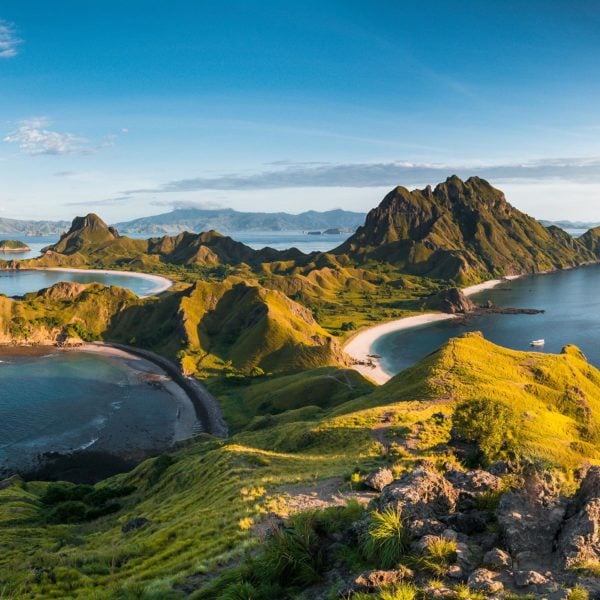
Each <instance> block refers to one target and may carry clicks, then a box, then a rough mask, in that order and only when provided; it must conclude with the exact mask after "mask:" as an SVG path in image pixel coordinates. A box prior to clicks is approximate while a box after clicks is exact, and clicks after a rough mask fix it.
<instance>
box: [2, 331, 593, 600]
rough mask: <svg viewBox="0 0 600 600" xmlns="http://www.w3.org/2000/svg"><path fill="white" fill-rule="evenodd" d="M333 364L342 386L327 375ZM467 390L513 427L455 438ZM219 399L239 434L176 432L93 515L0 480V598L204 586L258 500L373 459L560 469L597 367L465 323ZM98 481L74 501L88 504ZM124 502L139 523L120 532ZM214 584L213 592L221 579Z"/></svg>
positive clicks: (176, 591) (579, 452) (277, 506)
mask: <svg viewBox="0 0 600 600" xmlns="http://www.w3.org/2000/svg"><path fill="white" fill-rule="evenodd" d="M345 375H348V376H349V379H348V380H347V381H346V382H345V383H342V384H341V386H340V384H339V383H335V381H333V379H337V380H338V382H340V381H341V382H343V381H344V377H345ZM330 378H332V379H330ZM499 382H500V383H499ZM346 384H348V385H349V386H350V387H351V388H352V390H350V388H348V387H347V386H346ZM344 386H346V389H347V390H348V391H345V390H343V387H344ZM357 393H359V394H361V395H360V396H358V397H354V398H353V395H354V394H357ZM340 394H341V395H340ZM266 398H269V400H268V402H269V407H266V412H270V413H271V416H270V418H268V419H265V420H263V421H262V422H261V421H257V420H255V421H249V420H248V418H247V417H246V416H245V415H244V414H243V413H244V410H247V411H248V414H251V413H252V412H254V410H255V409H256V408H257V403H258V402H261V401H262V402H264V401H265V399H266ZM302 398H306V401H305V402H303V401H302ZM481 400H486V401H492V402H500V403H503V404H504V405H506V407H508V409H509V410H510V411H514V413H515V417H516V418H515V419H514V423H521V424H522V427H519V428H518V430H517V429H515V430H511V431H512V433H513V434H514V435H513V436H512V437H510V438H508V437H507V436H505V435H504V436H503V438H502V441H503V442H505V441H506V440H507V439H509V440H510V441H511V442H513V443H511V444H510V445H506V444H504V443H501V444H499V445H498V444H497V445H496V446H494V444H493V443H492V442H494V439H495V438H494V432H495V431H496V429H495V428H494V427H491V428H487V429H486V428H485V427H483V428H475V429H474V430H473V432H472V435H470V433H469V431H466V432H465V431H463V432H462V435H463V436H465V435H466V436H467V439H462V441H456V440H455V438H454V436H453V433H452V432H453V422H454V425H456V421H457V418H458V417H456V418H454V419H453V418H452V417H453V415H454V413H455V411H459V412H460V411H462V413H464V407H465V406H468V405H469V403H472V402H475V401H477V402H479V401H481ZM236 403H245V406H244V407H239V406H235V404H236ZM225 406H226V410H228V411H229V412H230V414H233V415H236V418H237V419H238V420H237V426H236V428H237V429H238V430H239V433H237V434H235V435H234V436H233V437H231V438H230V439H229V440H226V441H214V440H210V439H205V438H199V439H196V440H194V441H190V442H188V443H187V444H186V445H184V446H183V447H182V448H181V449H179V450H177V451H175V452H173V453H172V455H171V456H170V457H167V456H164V457H161V458H158V459H152V460H149V461H146V462H145V463H143V464H142V465H140V466H139V467H138V468H137V469H135V470H134V471H133V472H132V473H129V474H124V475H119V476H117V477H114V478H111V479H110V480H107V481H105V482H103V483H102V484H99V485H98V486H97V488H98V489H109V490H113V493H117V492H118V493H121V494H122V495H121V497H119V498H118V500H117V501H116V502H117V503H118V506H116V507H115V510H116V512H114V513H111V514H108V515H106V516H101V517H99V518H96V519H92V520H89V521H85V522H82V523H71V524H69V523H64V522H63V523H55V522H54V521H56V519H57V518H60V516H61V514H62V518H63V520H64V519H65V518H67V519H68V516H69V515H70V514H71V513H69V512H68V511H63V512H66V516H65V514H63V512H61V511H60V510H58V509H57V507H58V506H59V505H61V502H60V501H58V502H57V501H56V500H54V501H49V500H48V497H47V495H46V497H44V494H45V491H46V490H47V485H48V484H42V483H23V482H21V481H20V480H18V479H14V480H12V481H11V482H9V483H4V484H2V489H1V490H0V543H2V546H3V548H4V549H5V552H3V553H2V554H1V555H0V572H1V573H2V580H3V582H4V584H5V587H4V590H3V594H4V597H7V598H17V597H18V598H25V597H30V598H53V597H55V598H64V597H71V598H130V597H131V598H134V597H135V598H180V597H186V596H189V595H191V596H192V597H195V596H197V597H204V598H213V597H217V595H218V594H216V593H215V592H214V589H215V588H214V587H213V588H211V589H213V592H210V593H209V592H206V593H203V592H201V590H202V588H204V587H205V586H207V585H209V586H210V585H212V584H211V583H210V582H211V580H212V578H213V577H214V576H215V574H219V573H224V574H227V572H228V570H229V569H230V568H231V567H232V565H236V564H238V561H239V559H240V558H241V557H242V556H243V554H244V551H245V550H248V549H249V548H253V547H256V546H257V545H258V544H259V543H260V540H261V534H260V532H261V527H262V525H260V524H261V523H262V524H265V523H267V522H268V521H269V519H270V518H271V517H269V515H270V514H272V513H275V514H288V513H289V512H290V511H292V512H293V511H294V510H296V509H295V508H294V507H299V506H301V502H306V500H302V498H306V497H310V494H311V491H314V492H315V493H317V497H320V496H319V495H320V494H325V491H324V490H326V489H333V490H334V491H335V490H338V491H339V494H340V495H341V496H340V497H341V498H342V499H343V498H346V499H350V498H353V497H361V494H364V492H361V491H360V490H359V489H358V488H357V486H359V487H360V481H361V477H362V475H361V474H364V473H365V472H367V471H369V470H371V469H373V468H375V467H376V466H378V465H388V466H389V467H390V468H391V469H392V471H393V473H394V474H395V475H396V476H399V475H400V474H401V473H403V472H406V471H407V470H410V469H412V467H413V466H414V465H415V463H416V461H418V460H420V459H423V458H428V459H429V460H431V461H433V463H434V464H437V465H439V466H440V467H441V466H442V465H443V464H445V463H446V462H448V461H451V462H456V461H457V459H461V458H463V459H464V457H465V448H466V447H467V448H468V447H472V448H476V447H477V446H479V447H480V450H481V449H484V450H485V451H486V452H487V453H488V454H487V455H485V454H484V455H480V456H481V457H482V459H487V460H493V459H495V458H497V457H498V456H502V455H504V454H505V453H507V452H508V453H510V454H511V455H517V454H518V455H519V456H520V457H521V459H522V460H527V461H530V462H534V463H538V464H540V463H543V464H544V465H545V466H546V467H548V466H549V465H550V464H551V463H552V464H554V465H555V466H556V467H558V468H559V469H561V470H562V471H563V472H564V473H566V474H567V475H568V473H570V472H571V470H572V469H573V468H574V467H576V466H578V465H579V464H580V463H581V462H583V461H591V462H597V461H598V460H599V459H600V456H599V455H598V452H597V443H596V435H597V425H598V422H599V420H600V412H599V409H600V372H599V371H598V370H597V369H595V368H594V367H591V366H590V365H589V364H588V363H587V362H586V361H585V359H584V358H583V357H582V355H581V353H580V352H579V351H578V350H577V349H575V348H567V349H566V350H565V352H564V353H563V354H561V355H556V356H553V355H546V354H538V353H524V352H514V351H508V350H505V349H503V348H500V347H498V346H495V345H493V344H491V343H490V342H487V341H485V340H484V339H483V338H481V337H480V336H478V335H474V334H470V335H467V336H465V337H462V338H457V339H454V340H451V341H450V342H449V343H448V344H446V345H445V346H444V347H442V348H441V349H440V350H439V351H437V352H435V353H434V354H432V355H431V356H429V357H427V358H426V359H425V360H424V361H422V362H421V363H419V364H418V365H416V366H415V367H413V368H412V369H410V370H408V371H406V372H404V373H403V374H401V375H399V376H397V377H396V378H394V379H393V380H391V381H390V382H389V383H388V384H386V385H385V386H382V387H380V388H378V389H376V390H374V391H371V388H370V387H369V385H368V384H366V383H365V382H362V381H360V379H357V378H356V375H349V374H348V373H344V372H343V371H329V372H328V371H323V370H321V371H316V372H312V373H308V374H307V376H306V377H305V378H300V377H283V378H280V379H275V380H272V381H269V382H264V383H258V382H257V383H256V384H253V385H252V386H250V387H248V388H247V389H243V390H238V391H235V392H230V394H229V397H228V399H227V400H226V402H225ZM311 406H312V407H313V408H310V407H311ZM481 416H482V418H483V419H485V418H486V416H485V414H483V415H481ZM449 417H450V418H449ZM474 422H476V420H475V421H474ZM502 423H503V424H504V425H505V424H506V421H503V422H502ZM469 436H470V437H469ZM486 436H487V437H486ZM465 444H466V445H465ZM332 486H333V488H332ZM319 490H321V491H320V492H319ZM97 496H98V495H96V496H94V497H90V496H85V498H86V502H87V503H89V504H90V506H91V505H92V504H93V503H94V502H97V500H95V499H94V498H96V497H97ZM325 496H326V494H325ZM325 496H324V497H325ZM44 498H45V500H44ZM61 506H62V505H61ZM102 506H104V505H102ZM92 508H93V506H92ZM88 510H90V509H88ZM57 515H58V516H57ZM135 517H143V518H144V519H147V522H142V523H143V524H142V526H140V527H139V528H138V529H134V530H132V531H130V532H128V533H124V532H123V531H122V529H121V528H122V526H123V525H124V524H126V523H128V522H130V520H131V519H133V518H135ZM59 520H60V519H59ZM352 556H354V555H352V553H350V554H348V556H347V557H346V559H345V560H348V561H350V562H349V563H348V565H349V568H354V569H356V568H359V569H360V568H362V567H361V566H360V564H361V563H360V560H359V559H358V557H356V556H354V558H352ZM356 560H359V563H358V566H357V563H356ZM352 561H355V562H352ZM352 565H354V566H353V567H352ZM329 585H331V584H329ZM217 589H218V590H219V593H220V592H223V590H224V584H223V583H222V584H220V587H218V588H217ZM290 589H292V588H290ZM284 592H285V590H284ZM284 592H282V595H281V597H282V598H283V597H286V596H285V593H284ZM332 593H334V589H333V588H332ZM207 594H208V595H207ZM307 594H308V595H306V596H304V597H306V598H309V597H311V596H310V594H311V592H307ZM223 597H225V596H223ZM293 597H302V594H301V593H298V592H297V591H296V592H294V593H293ZM331 597H334V596H331Z"/></svg>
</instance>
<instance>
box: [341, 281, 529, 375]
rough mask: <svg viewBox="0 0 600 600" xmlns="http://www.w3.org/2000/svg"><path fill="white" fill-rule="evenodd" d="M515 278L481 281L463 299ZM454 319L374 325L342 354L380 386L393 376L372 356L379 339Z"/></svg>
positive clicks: (434, 316) (441, 316)
mask: <svg viewBox="0 0 600 600" xmlns="http://www.w3.org/2000/svg"><path fill="white" fill-rule="evenodd" d="M518 277H519V276H518V275H516V276H508V277H505V278H504V279H491V280H490V281H484V282H483V283H478V284H477V285H471V286H469V287H466V288H463V293H464V294H465V296H472V295H473V294H477V293H479V292H483V291H484V290H489V289H491V288H493V287H496V286H497V285H499V284H500V283H504V282H506V281H510V280H513V279H517V278H518ZM455 318H456V315H451V314H446V313H424V314H421V315H415V316H412V317H404V318H403V319H397V320H395V321H390V322H388V323H381V324H380V325H374V326H373V327H368V328H367V329H363V330H362V331H359V332H358V333H357V334H356V335H354V336H352V337H351V338H350V339H349V340H348V341H347V342H346V344H345V345H344V351H345V352H346V354H348V355H349V356H350V357H351V358H353V359H354V360H355V361H357V364H355V365H354V367H353V368H354V369H356V370H357V371H358V372H359V373H361V374H362V375H364V376H365V377H367V378H369V379H370V380H371V381H374V382H375V383H378V384H379V385H382V384H384V383H386V382H388V381H389V380H390V379H391V378H392V377H393V374H391V373H387V372H386V371H385V370H384V369H383V367H382V365H381V360H380V359H379V358H377V357H375V356H373V346H374V345H375V342H376V341H377V340H378V339H379V338H380V337H381V336H384V335H387V334H388V333H392V332H394V331H402V330H403V329H410V328H412V327H418V326H419V325H427V324H428V323H435V322H438V321H447V320H449V319H455Z"/></svg>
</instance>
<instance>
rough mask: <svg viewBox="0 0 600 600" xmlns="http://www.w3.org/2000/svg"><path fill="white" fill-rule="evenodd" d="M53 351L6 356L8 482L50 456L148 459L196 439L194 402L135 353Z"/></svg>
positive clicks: (2, 450) (1, 383) (2, 454)
mask: <svg viewBox="0 0 600 600" xmlns="http://www.w3.org/2000/svg"><path fill="white" fill-rule="evenodd" d="M123 354H124V353H121V354H119V353H116V354H115V355H114V356H113V355H111V353H110V352H108V353H104V354H103V353H98V352H94V353H91V352H89V353H88V352H85V351H61V350H56V349H53V348H34V349H31V348H30V349H27V348H12V349H11V348H5V349H3V351H2V354H0V359H1V362H0V423H2V430H1V431H0V477H1V476H2V475H6V474H8V473H11V472H14V471H22V470H25V471H27V470H30V469H32V468H37V467H38V466H39V464H40V463H41V462H43V461H42V460H41V457H42V456H43V455H44V454H45V453H47V452H56V453H60V454H69V453H71V452H74V451H77V450H86V451H88V452H89V451H95V452H102V453H108V454H111V455H113V456H118V457H122V458H128V459H138V460H139V459H141V458H143V456H144V455H145V454H146V453H149V452H153V451H157V450H164V449H166V448H168V447H169V446H170V445H171V444H172V443H173V442H174V441H176V440H179V439H185V438H187V437H189V436H191V435H192V434H193V433H194V432H195V431H196V430H197V428H198V427H199V424H198V421H197V418H196V413H195V411H194V407H193V404H192V403H191V401H190V400H189V398H188V397H187V396H186V394H185V393H183V390H181V388H179V387H178V386H177V385H176V384H174V382H173V381H172V380H171V378H170V377H168V376H166V374H165V373H164V372H163V371H162V370H161V369H160V368H158V367H156V365H153V364H152V363H149V362H148V361H146V360H144V359H140V358H137V357H135V356H133V355H125V356H123Z"/></svg>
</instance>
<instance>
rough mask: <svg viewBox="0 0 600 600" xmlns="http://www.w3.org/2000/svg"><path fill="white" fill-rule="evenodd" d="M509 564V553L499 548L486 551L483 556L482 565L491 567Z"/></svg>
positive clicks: (507, 566) (507, 565)
mask: <svg viewBox="0 0 600 600" xmlns="http://www.w3.org/2000/svg"><path fill="white" fill-rule="evenodd" d="M511 564H512V561H511V558H510V554H508V552H504V550H501V549H500V548H494V549H493V550H490V551H489V552H486V553H485V555H484V557H483V566H484V567H489V568H491V569H500V568H510V566H511Z"/></svg>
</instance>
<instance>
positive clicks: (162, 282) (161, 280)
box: [22, 267, 175, 298]
mask: <svg viewBox="0 0 600 600" xmlns="http://www.w3.org/2000/svg"><path fill="white" fill-rule="evenodd" d="M22 270H23V271H27V270H30V271H57V272H61V273H99V274H101V275H124V276H126V277H134V278H136V279H146V280H147V281H152V282H154V283H155V284H156V286H157V287H156V288H155V289H154V290H152V292H150V293H148V294H140V295H138V298H149V297H150V296H157V295H158V294H162V293H163V292H166V291H167V290H168V289H169V288H170V287H172V286H173V285H174V283H175V282H174V281H173V280H171V279H169V278H168V277H164V276H163V275H152V274H150V273H142V272H141V271H116V270H113V269H76V268H74V267H30V268H29V269H27V268H25V269H22ZM136 295H137V294H136Z"/></svg>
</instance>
